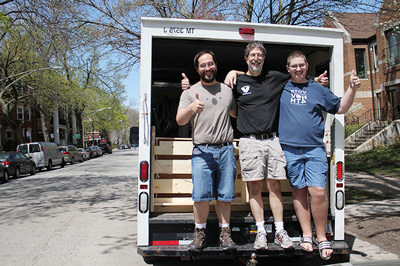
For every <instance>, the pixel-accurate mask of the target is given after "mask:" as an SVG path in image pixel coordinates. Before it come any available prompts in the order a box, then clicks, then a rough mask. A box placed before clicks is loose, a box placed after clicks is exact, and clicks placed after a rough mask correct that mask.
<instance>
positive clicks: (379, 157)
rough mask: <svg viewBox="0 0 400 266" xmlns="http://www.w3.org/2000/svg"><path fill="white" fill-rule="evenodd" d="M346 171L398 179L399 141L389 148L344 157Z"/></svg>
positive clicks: (383, 147)
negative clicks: (389, 176)
mask: <svg viewBox="0 0 400 266" xmlns="http://www.w3.org/2000/svg"><path fill="white" fill-rule="evenodd" d="M346 170H349V171H364V172H369V173H372V174H384V175H391V176H395V177H399V178H400V141H399V142H397V143H396V144H393V145H390V146H379V147H376V148H375V149H373V150H370V151H366V152H362V153H358V154H352V155H348V156H346Z"/></svg>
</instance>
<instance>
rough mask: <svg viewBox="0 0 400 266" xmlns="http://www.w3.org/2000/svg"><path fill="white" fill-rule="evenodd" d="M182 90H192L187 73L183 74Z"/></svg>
mask: <svg viewBox="0 0 400 266" xmlns="http://www.w3.org/2000/svg"><path fill="white" fill-rule="evenodd" d="M181 88H182V90H187V89H189V88H190V82H189V79H188V77H186V74H185V73H182V81H181Z"/></svg>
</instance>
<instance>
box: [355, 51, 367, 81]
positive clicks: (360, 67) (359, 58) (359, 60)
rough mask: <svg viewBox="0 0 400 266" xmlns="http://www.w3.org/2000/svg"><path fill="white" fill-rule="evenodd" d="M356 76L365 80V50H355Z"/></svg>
mask: <svg viewBox="0 0 400 266" xmlns="http://www.w3.org/2000/svg"><path fill="white" fill-rule="evenodd" d="M354 52H355V55H356V70H357V76H358V77H359V78H361V79H366V78H367V64H366V61H365V49H355V50H354Z"/></svg>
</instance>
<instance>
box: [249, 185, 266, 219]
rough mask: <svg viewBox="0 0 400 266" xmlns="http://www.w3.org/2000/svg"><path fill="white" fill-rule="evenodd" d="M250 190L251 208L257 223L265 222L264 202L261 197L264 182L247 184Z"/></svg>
mask: <svg viewBox="0 0 400 266" xmlns="http://www.w3.org/2000/svg"><path fill="white" fill-rule="evenodd" d="M247 185H248V188H249V194H250V195H249V197H250V208H251V212H252V214H253V216H254V219H255V220H256V222H261V221H264V202H263V200H262V196H261V189H262V185H263V180H258V181H251V182H247Z"/></svg>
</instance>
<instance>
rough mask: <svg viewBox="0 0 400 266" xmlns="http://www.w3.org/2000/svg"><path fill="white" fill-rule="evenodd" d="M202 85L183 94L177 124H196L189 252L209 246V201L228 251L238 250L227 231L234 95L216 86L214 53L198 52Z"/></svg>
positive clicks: (232, 190) (232, 192)
mask: <svg viewBox="0 0 400 266" xmlns="http://www.w3.org/2000/svg"><path fill="white" fill-rule="evenodd" d="M194 66H195V69H196V71H197V73H199V76H200V81H199V82H198V83H196V84H195V85H193V86H192V87H191V88H190V89H188V90H185V91H184V92H183V93H182V95H181V99H180V102H179V107H178V112H177V115H176V121H177V123H178V125H185V124H187V123H188V122H189V121H190V122H191V125H192V138H193V145H194V147H193V152H192V182H193V193H192V199H193V201H194V206H193V213H194V218H195V230H194V237H193V241H192V243H190V245H189V250H190V251H192V252H200V251H201V249H202V248H203V247H204V245H205V239H206V230H205V229H206V225H207V218H208V214H209V202H210V201H212V200H216V204H215V211H216V214H217V217H218V221H219V225H220V228H221V233H220V236H219V241H220V245H221V247H222V248H223V249H224V250H234V249H236V247H235V243H234V242H233V241H232V238H231V231H230V227H229V222H230V212H231V202H232V201H234V200H235V178H236V158H235V152H234V151H235V150H234V147H233V145H232V141H233V129H232V126H231V121H230V114H231V115H234V114H235V113H236V112H235V111H236V110H235V101H234V98H233V94H232V90H231V89H230V88H229V87H228V86H226V85H225V84H222V83H219V82H217V81H216V79H215V78H216V75H217V65H216V62H215V55H214V53H213V52H211V51H200V52H199V53H197V54H196V56H195V58H194Z"/></svg>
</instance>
